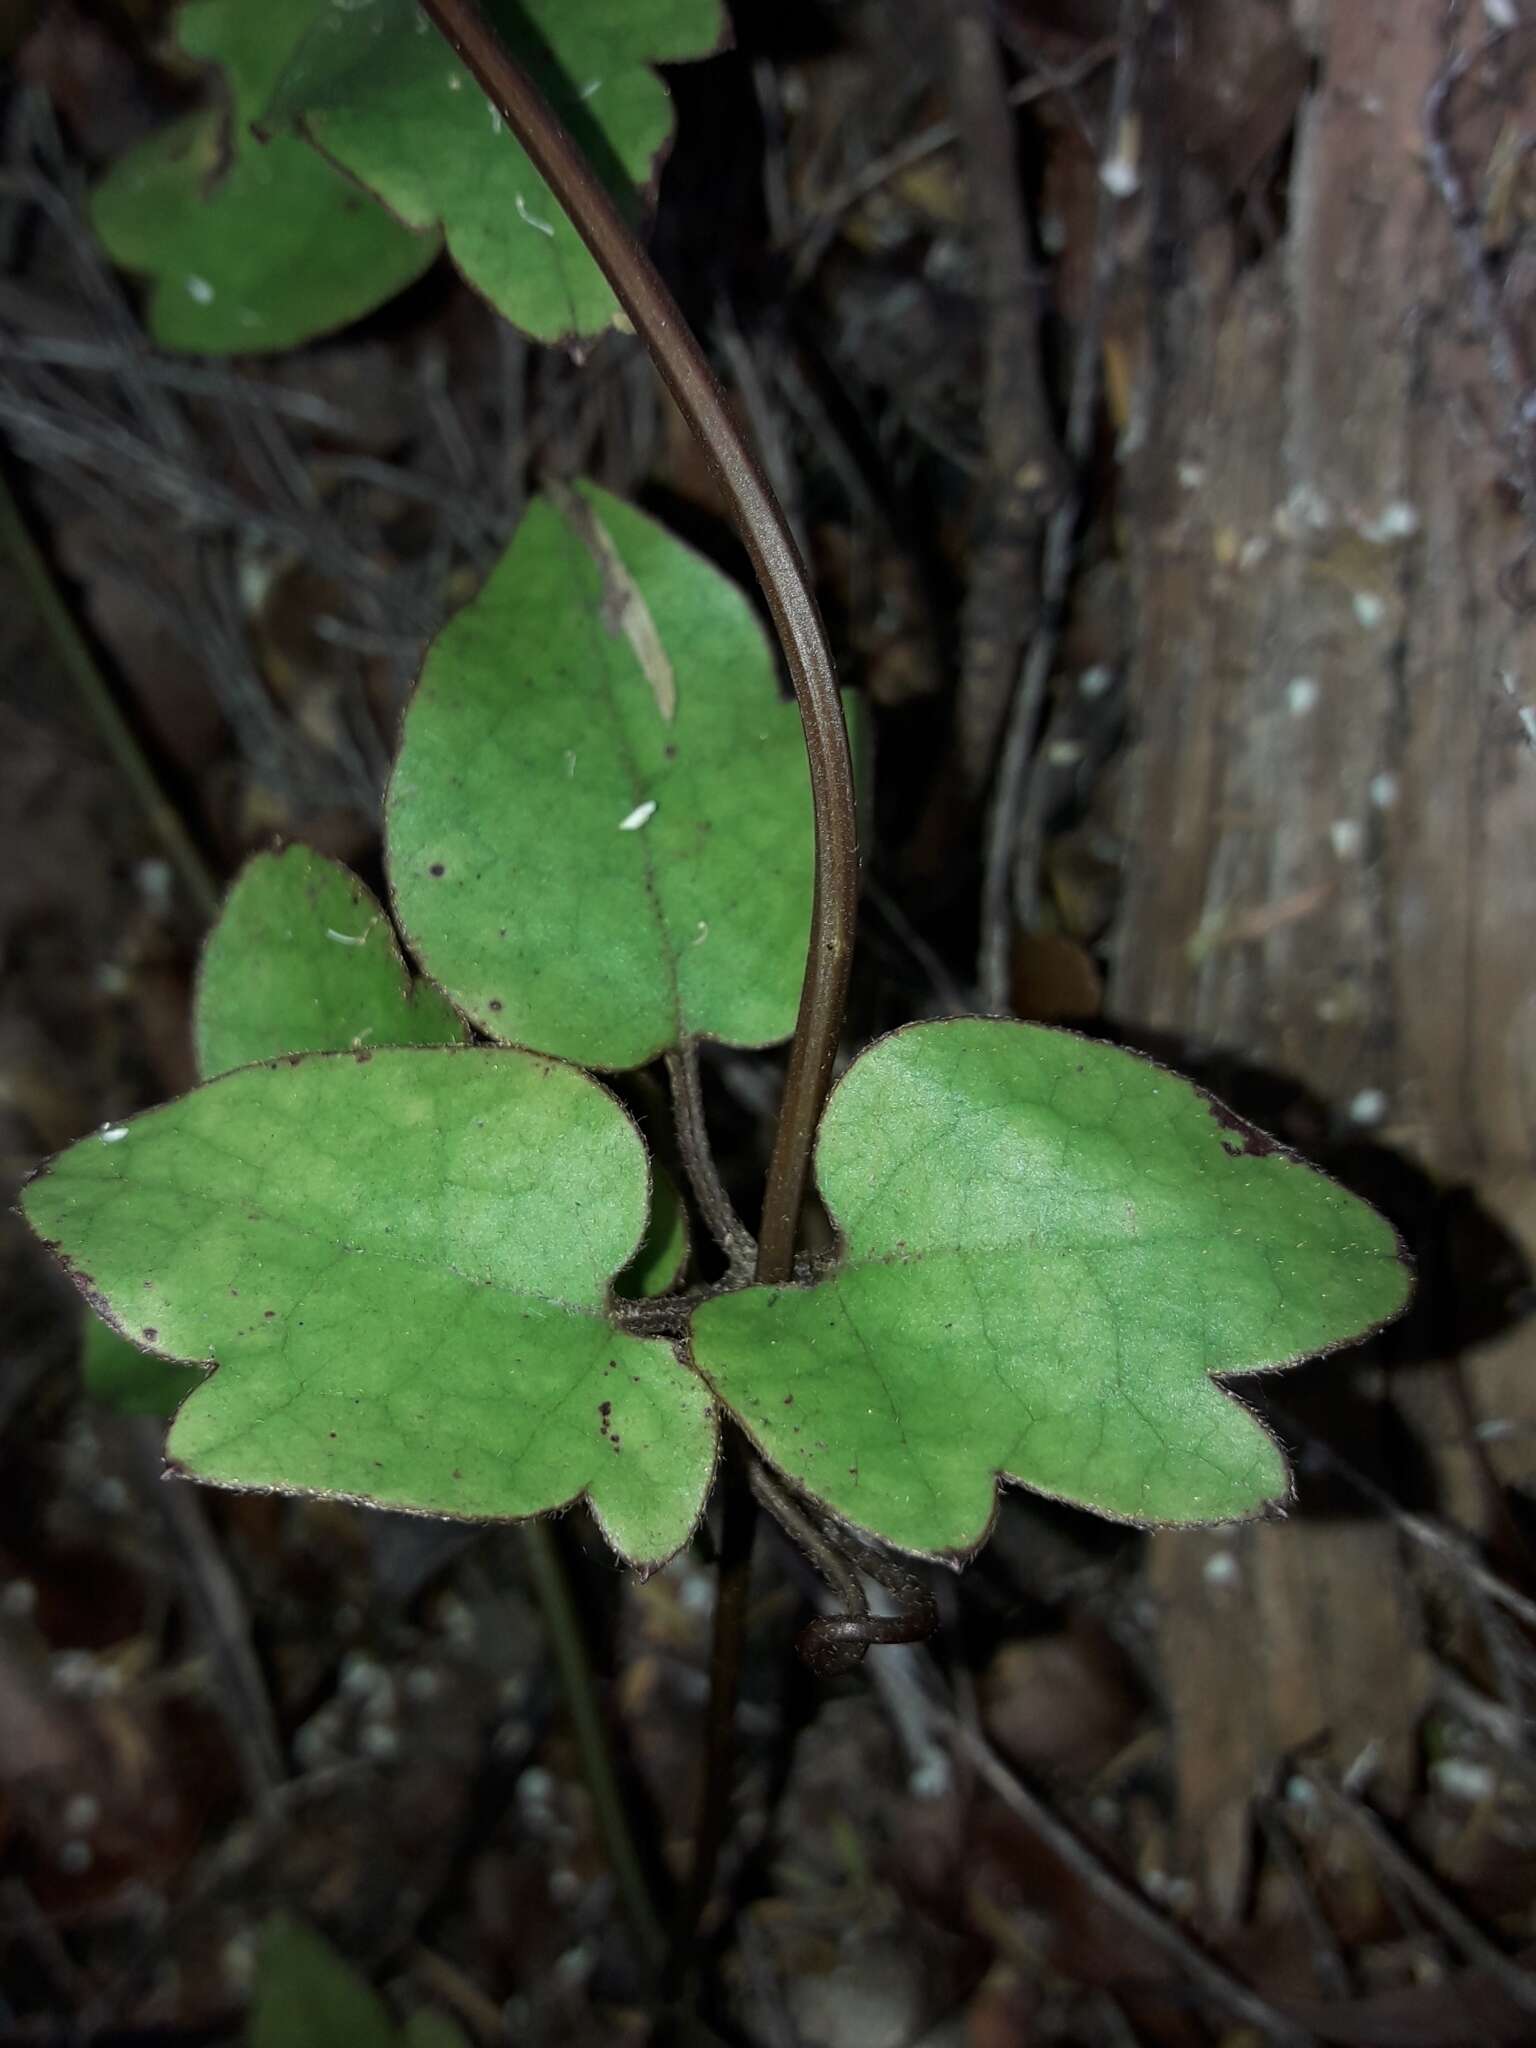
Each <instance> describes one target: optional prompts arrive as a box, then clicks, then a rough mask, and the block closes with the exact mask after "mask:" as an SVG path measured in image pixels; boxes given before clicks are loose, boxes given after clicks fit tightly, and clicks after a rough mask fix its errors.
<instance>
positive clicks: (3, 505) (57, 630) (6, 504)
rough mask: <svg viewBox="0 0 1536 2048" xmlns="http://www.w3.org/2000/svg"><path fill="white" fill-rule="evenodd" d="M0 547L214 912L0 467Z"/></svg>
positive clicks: (108, 742)
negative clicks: (7, 556) (12, 563)
mask: <svg viewBox="0 0 1536 2048" xmlns="http://www.w3.org/2000/svg"><path fill="white" fill-rule="evenodd" d="M0 548H3V550H4V552H5V553H6V554H8V555H9V556H10V557H11V559H12V561H13V562H14V563H15V565H16V567H17V569H18V571H19V572H20V574H21V578H22V581H23V582H24V583H25V585H26V587H27V594H28V596H29V597H30V598H31V600H32V603H33V606H34V608H35V609H36V611H37V615H38V617H39V618H40V619H41V621H42V623H43V626H44V628H45V629H46V631H47V634H48V637H49V639H50V640H51V641H52V643H53V648H54V652H55V653H56V654H57V656H58V658H59V661H60V663H61V665H62V666H63V668H64V669H65V670H66V671H67V672H68V674H69V677H70V680H71V681H72V682H73V683H74V686H75V688H76V689H77V690H78V691H79V693H80V696H81V699H82V700H83V702H84V704H85V707H86V709H87V711H88V712H89V713H90V716H91V719H92V722H93V723H94V725H95V727H96V730H97V732H98V733H99V734H100V736H101V739H102V743H103V744H104V745H105V747H106V749H107V751H108V753H109V754H110V755H111V756H112V759H113V762H114V763H115V765H116V767H117V769H118V772H119V773H120V774H121V775H122V777H123V779H124V781H125V782H126V783H127V784H128V786H129V787H130V788H131V789H132V791H133V793H134V796H135V797H136V798H137V800H138V803H139V806H140V808H141V809H142V811H143V813H144V816H145V818H146V819H147V820H148V822H149V824H150V826H151V828H152V829H153V831H154V833H155V835H156V837H157V838H158V839H159V841H160V844H161V845H162V846H163V847H164V848H165V851H166V853H167V855H168V856H169V858H170V860H171V862H172V864H173V865H174V867H175V868H176V871H177V873H178V874H179V875H180V876H181V879H182V883H183V885H184V887H185V889H186V891H187V894H188V895H189V896H190V897H191V899H192V901H193V903H194V904H195V905H196V907H197V909H198V911H199V912H200V913H201V914H202V915H203V916H204V917H205V918H207V919H208V920H209V921H210V922H211V921H212V920H213V919H214V918H215V917H216V916H217V915H218V910H219V890H218V884H217V883H216V882H215V881H214V879H213V873H212V870H211V869H210V868H209V867H208V864H207V863H206V861H204V859H203V857H202V855H201V854H200V853H199V852H198V850H197V848H196V847H195V846H194V845H193V843H192V839H191V836H190V835H189V833H188V831H187V828H186V826H185V825H183V823H182V821H181V818H180V816H179V815H178V814H177V811H176V809H175V807H174V805H173V804H172V803H171V801H170V799H169V798H168V797H167V796H166V794H165V792H164V791H163V790H162V789H161V787H160V785H159V783H158V781H157V780H156V779H155V772H154V770H153V769H152V768H151V767H150V765H149V760H148V757H147V756H146V755H145V753H144V750H143V748H142V747H141V746H140V745H139V743H138V741H137V740H136V739H135V737H134V735H133V731H132V729H131V727H130V726H129V724H128V721H127V719H126V718H124V716H123V714H122V712H121V711H120V710H119V709H118V705H117V700H116V698H115V697H114V696H113V695H112V692H111V689H110V688H109V687H108V684H107V680H106V677H105V676H104V675H103V674H102V672H101V670H100V669H99V668H98V667H97V665H96V657H95V656H94V655H93V654H92V652H91V650H90V647H89V645H88V644H87V642H86V638H85V635H84V634H83V633H82V632H81V630H80V628H79V627H78V626H77V625H76V623H75V620H74V615H73V614H72V613H71V611H70V609H69V607H68V605H67V604H66V603H65V602H64V599H63V597H62V596H61V595H60V592H59V587H58V585H57V584H56V583H55V582H54V579H53V574H52V571H51V570H50V569H49V567H48V564H47V562H46V561H45V560H44V558H43V554H42V550H41V549H40V548H39V547H38V546H37V543H36V542H35V541H34V540H33V538H32V536H31V534H30V533H29V532H28V531H27V526H26V522H25V520H24V519H23V518H22V516H21V508H20V507H19V506H18V505H17V503H16V500H15V498H14V497H13V496H12V494H11V487H10V484H9V482H8V481H7V480H6V478H5V476H4V474H3V472H0Z"/></svg>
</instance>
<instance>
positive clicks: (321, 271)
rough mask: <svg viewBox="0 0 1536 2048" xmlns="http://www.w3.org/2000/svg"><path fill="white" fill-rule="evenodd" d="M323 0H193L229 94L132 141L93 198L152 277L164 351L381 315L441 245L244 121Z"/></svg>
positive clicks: (105, 242) (288, 140)
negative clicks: (262, 2) (261, 137)
mask: <svg viewBox="0 0 1536 2048" xmlns="http://www.w3.org/2000/svg"><path fill="white" fill-rule="evenodd" d="M319 4H320V0H272V4H270V5H268V6H264V7H262V8H260V9H256V8H253V7H251V6H250V5H249V4H248V0H190V4H189V5H187V6H185V7H183V8H182V9H181V11H180V13H179V15H178V16H177V33H178V36H179V39H180V42H181V45H182V48H183V49H184V50H185V51H186V52H187V53H188V55H189V56H194V57H204V58H207V59H208V60H209V61H210V62H212V63H216V64H219V65H220V66H222V75H223V81H224V88H225V103H224V104H223V105H221V106H213V107H208V108H205V109H203V110H201V111H199V112H197V113H193V114H189V115H187V116H185V117H184V118H182V119H181V120H178V121H173V122H171V123H170V124H169V125H168V126H167V127H165V128H162V129H160V130H159V131H158V132H157V133H156V134H154V135H151V136H150V137H149V138H148V139H147V140H146V141H144V142H142V143H140V144H139V145H137V147H135V148H133V149H131V150H129V151H128V152H127V153H126V154H125V155H124V156H122V157H121V158H119V159H118V161H117V163H115V164H114V165H113V166H112V168H111V169H110V170H109V171H108V172H107V174H106V176H105V177H104V178H103V179H102V180H101V182H100V183H99V184H98V185H97V187H96V189H95V192H94V194H93V195H92V200H91V221H92V225H93V226H94V228H95V230H96V233H97V235H98V236H99V237H100V239H101V242H102V246H103V247H104V248H105V250H106V252H107V254H108V256H109V257H110V258H111V259H112V261H113V262H114V263H116V264H119V265H120V266H121V267H122V268H123V269H125V270H132V271H138V272H141V273H143V274H144V275H145V276H146V277H148V278H149V280H150V284H151V290H150V297H149V307H148V321H149V327H150V332H151V333H152V334H153V335H154V337H155V339H156V340H157V341H158V342H160V343H161V344H162V346H164V347H166V348H172V349H188V350H198V351H202V352H204V353H207V354H213V355H225V354H234V353H247V352H258V351H267V350H277V349H285V348H291V347H293V346H294V345H295V344H296V343H298V342H301V341H307V340H309V339H310V338H311V337H312V336H314V335H317V334H325V333H329V332H331V331H332V330H333V329H335V328H338V327H344V326H346V325H347V324H348V322H350V321H352V320H356V319H359V318H361V317H362V315H363V314H365V313H369V312H372V311H373V309H374V308H375V307H376V306H380V305H382V304H383V303H384V301H385V300H386V299H391V298H393V297H394V296H395V294H396V293H397V292H399V291H402V290H403V289H404V288H405V287H406V286H407V285H408V284H411V283H413V282H414V281H415V279H416V278H418V277H419V276H420V275H421V273H422V272H423V271H424V270H425V269H426V268H427V267H428V265H429V264H431V263H432V261H433V260H434V258H435V257H436V255H437V252H438V248H439V246H440V245H439V242H438V239H437V237H436V236H433V235H420V234H413V233H411V232H410V231H409V230H408V229H407V228H405V227H403V226H402V225H401V224H400V222H399V221H397V220H395V219H393V218H392V217H391V216H390V215H389V214H388V213H387V212H386V211H385V210H384V209H383V208H382V207H380V206H378V205H376V204H375V203H374V202H373V201H372V200H371V199H369V198H368V196H367V195H366V194H365V193H364V192H362V191H361V190H359V188H358V187H357V186H356V185H355V184H354V183H353V182H352V181H351V180H350V179H348V178H346V177H344V176H342V174H341V173H340V172H339V171H337V170H336V169H335V167H334V166H333V165H331V164H328V163H325V162H324V161H322V159H321V158H319V157H318V156H317V155H316V154H315V152H314V151H313V150H312V149H309V148H307V147H306V146H305V145H304V144H303V143H302V142H301V141H300V140H298V138H296V137H294V136H278V137H276V138H274V139H273V141H272V142H271V143H270V144H269V145H266V146H263V145H262V144H259V143H258V142H256V141H255V140H254V138H253V137H252V135H251V133H250V130H249V123H250V121H251V120H252V119H253V118H254V115H255V114H256V112H257V111H258V110H259V108H260V107H261V106H262V105H263V104H264V102H265V101H266V99H267V98H268V97H269V95H270V93H271V91H272V88H273V86H274V84H275V82H276V78H277V74H278V72H279V71H280V69H281V67H282V64H283V62H284V60H285V58H286V57H287V55H288V54H289V53H290V52H291V51H292V50H293V48H294V47H295V46H296V44H297V42H298V41H299V39H300V38H301V37H302V36H303V35H304V33H305V32H306V30H307V29H308V28H309V27H310V25H311V23H312V21H313V17H314V13H315V9H316V6H317V5H319Z"/></svg>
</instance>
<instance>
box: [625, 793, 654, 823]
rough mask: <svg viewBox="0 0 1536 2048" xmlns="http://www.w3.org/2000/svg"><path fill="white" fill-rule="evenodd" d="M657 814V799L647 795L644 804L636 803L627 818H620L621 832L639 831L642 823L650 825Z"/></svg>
mask: <svg viewBox="0 0 1536 2048" xmlns="http://www.w3.org/2000/svg"><path fill="white" fill-rule="evenodd" d="M655 815H656V799H655V798H654V797H647V799H646V800H645V802H644V803H643V804H636V805H635V808H634V809H633V810H632V811H631V812H630V814H629V816H628V817H627V818H620V820H619V830H620V831H621V832H638V831H639V830H640V828H641V826H642V825H649V823H650V822H651V820H652V818H654V817H655Z"/></svg>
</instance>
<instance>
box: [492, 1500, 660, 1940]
mask: <svg viewBox="0 0 1536 2048" xmlns="http://www.w3.org/2000/svg"><path fill="white" fill-rule="evenodd" d="M523 1541H524V1543H525V1545H526V1547H527V1556H528V1571H529V1576H530V1577H531V1578H532V1580H533V1589H534V1592H535V1593H536V1595H537V1596H538V1602H539V1610H540V1613H541V1614H542V1615H543V1618H544V1626H545V1628H546V1629H547V1630H548V1631H549V1647H550V1650H551V1652H552V1653H553V1655H554V1660H555V1665H556V1668H557V1669H558V1670H559V1673H560V1684H561V1686H562V1688H563V1690H564V1692H565V1704H566V1711H567V1712H568V1713H569V1714H570V1717H571V1729H572V1732H573V1733H574V1735H575V1737H576V1747H577V1748H578V1750H579V1751H580V1752H581V1764H582V1772H583V1775H584V1776H585V1778H586V1781H587V1790H588V1791H589V1792H590V1793H591V1795H592V1807H593V1813H594V1816H595V1818H596V1821H597V1827H598V1832H599V1834H601V1836H602V1838H603V1846H604V1848H605V1850H606V1851H607V1855H608V1863H609V1867H610V1868H611V1869H612V1871H613V1877H614V1883H615V1884H616V1885H617V1886H618V1888H619V1897H620V1898H621V1899H622V1900H623V1902H624V1911H625V1913H626V1914H627V1915H628V1917H629V1924H630V1927H631V1930H632V1931H633V1933H634V1937H635V1941H636V1944H637V1945H638V1947H639V1950H640V1956H641V1960H642V1962H643V1963H644V1965H645V1968H646V1970H647V1971H648V1972H650V1973H651V1974H653V1975H654V1974H655V1973H657V1972H658V1971H659V1970H660V1969H661V1966H662V1963H663V1961H664V1959H665V1956H666V1948H667V1940H666V1935H665V1933H664V1931H663V1929H662V1924H661V1921H660V1919H659V1918H658V1916H657V1912H656V1908H655V1906H654V1904H653V1903H652V1899H651V1888H650V1885H649V1883H648V1882H647V1880H646V1874H645V1867H644V1865H643V1864H642V1862H641V1860H640V1853H639V1850H638V1849H637V1848H636V1846H635V1837H634V1833H633V1830H632V1829H631V1827H630V1824H629V1811H628V1808H627V1807H626V1805H625V1802H624V1794H623V1791H622V1789H621V1787H620V1785H619V1779H618V1773H617V1772H616V1771H615V1769H614V1766H613V1748H612V1744H611V1743H610V1742H609V1740H608V1729H607V1726H606V1724H605V1723H604V1720H603V1710H602V1706H601V1703H600V1702H599V1700H598V1696H597V1686H596V1684H595V1682H594V1680H593V1676H592V1664H591V1660H590V1658H589V1657H588V1655H587V1642H586V1633H585V1631H584V1629H583V1628H582V1625H581V1616H580V1614H579V1613H578V1612H577V1610H576V1600H575V1596H574V1595H573V1593H572V1591H571V1580H570V1574H569V1573H568V1571H567V1570H566V1565H565V1559H564V1558H563V1557H562V1556H561V1554H560V1539H559V1537H558V1536H557V1535H556V1533H555V1531H554V1530H553V1529H552V1528H551V1527H550V1525H549V1524H548V1523H547V1522H541V1521H532V1522H527V1523H525V1524H524V1527H523Z"/></svg>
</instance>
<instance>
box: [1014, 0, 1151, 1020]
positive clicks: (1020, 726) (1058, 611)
mask: <svg viewBox="0 0 1536 2048" xmlns="http://www.w3.org/2000/svg"><path fill="white" fill-rule="evenodd" d="M1140 14H1141V9H1140V0H1121V10H1120V28H1121V34H1120V36H1119V38H1118V51H1119V54H1118V56H1117V58H1116V61H1115V76H1114V83H1113V86H1112V88H1111V92H1110V106H1109V118H1108V122H1107V124H1106V127H1105V133H1104V141H1103V143H1102V145H1101V148H1100V159H1101V162H1104V163H1107V162H1108V161H1109V159H1110V157H1111V155H1112V154H1113V152H1114V150H1115V147H1116V144H1117V139H1118V137H1119V135H1120V133H1121V130H1122V128H1123V126H1124V123H1125V120H1126V117H1127V115H1128V114H1129V112H1130V108H1131V96H1132V93H1133V91H1134V88H1135V83H1136V61H1137V52H1138V47H1139V38H1138V35H1137V29H1138V26H1139V22H1140ZM1119 205H1120V200H1119V198H1118V197H1117V196H1116V194H1115V192H1114V191H1113V190H1112V189H1111V184H1110V183H1109V182H1106V181H1105V180H1103V179H1102V178H1101V180H1100V184H1099V201H1098V212H1097V218H1096V221H1095V225H1094V255H1093V282H1092V290H1091V293H1090V296H1089V302H1088V308H1087V311H1086V312H1085V314H1084V316H1083V322H1082V326H1081V328H1080V329H1079V331H1078V336H1077V345H1076V347H1075V349H1074V351H1073V358H1072V388H1071V396H1070V399H1069V401H1068V406H1067V424H1066V432H1065V434H1064V436H1063V445H1064V448H1065V452H1066V459H1067V463H1068V466H1069V472H1070V477H1071V481H1070V484H1069V487H1068V489H1067V491H1066V493H1065V495H1064V496H1063V497H1062V498H1061V500H1060V501H1059V502H1058V504H1057V506H1056V509H1055V511H1054V512H1053V513H1052V514H1051V517H1050V520H1049V523H1048V524H1047V527H1046V534H1045V558H1044V564H1043V567H1042V570H1041V577H1040V615H1039V623H1038V624H1037V625H1036V628H1035V631H1034V635H1033V637H1032V638H1031V640H1030V643H1029V648H1028V651H1027V652H1026V654H1025V657H1024V666H1023V669H1022V671H1021V672H1020V676H1019V681H1018V687H1017V689H1016V691H1015V694H1014V700H1013V708H1012V710H1011V712H1010V714H1009V718H1008V726H1007V730H1006V732H1005V734H1004V736H1003V749H1002V755H1001V758H1000V759H999V762H998V766H997V776H996V780H995V782H994V785H993V795H992V809H991V814H990V816H989V818H988V821H987V838H986V850H985V865H984V871H983V876H982V890H981V946H980V952H979V956H978V960H977V968H976V980H977V986H978V989H979V991H980V996H981V1007H982V1009H983V1010H985V1011H989V1012H993V1013H1001V1012H1003V1011H1006V1010H1007V1008H1008V1007H1009V986H1010V979H1011V975H1010V967H1011V958H1012V952H1013V946H1012V938H1013V928H1014V877H1015V874H1016V871H1017V868H1018V867H1019V866H1020V865H1022V864H1023V863H1022V859H1021V854H1020V848H1019V833H1020V823H1021V818H1022V815H1023V811H1024V806H1025V802H1026V796H1027V789H1026V785H1027V781H1028V771H1029V767H1030V763H1031V760H1032V759H1033V757H1034V753H1035V742H1036V738H1037V735H1038V731H1039V727H1040V720H1041V713H1042V711H1043V709H1044V705H1045V692H1046V686H1047V684H1048V683H1049V681H1050V676H1051V669H1052V666H1053V664H1054V663H1055V660H1056V649H1057V646H1058V645H1059V642H1060V639H1061V626H1062V614H1063V611H1064V609H1065V605H1066V598H1067V591H1068V589H1069V587H1070V585H1071V581H1072V568H1073V562H1074V557H1075V550H1076V541H1077V528H1078V521H1079V518H1080V516H1081V512H1082V493H1083V478H1084V475H1085V472H1086V469H1087V465H1088V458H1089V455H1090V454H1091V452H1092V448H1093V428H1094V417H1095V413H1096V411H1097V407H1098V397H1099V356H1100V350H1101V346H1102V341H1103V329H1104V315H1105V311H1106V308H1107V305H1108V301H1109V291H1110V286H1111V284H1112V282H1113V280H1114V274H1115V262H1116V249H1115V232H1114V230H1115V215H1116V211H1117V209H1118V207H1119ZM1029 865H1030V868H1031V872H1032V871H1033V854H1032V853H1031V857H1030V863H1029Z"/></svg>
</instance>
